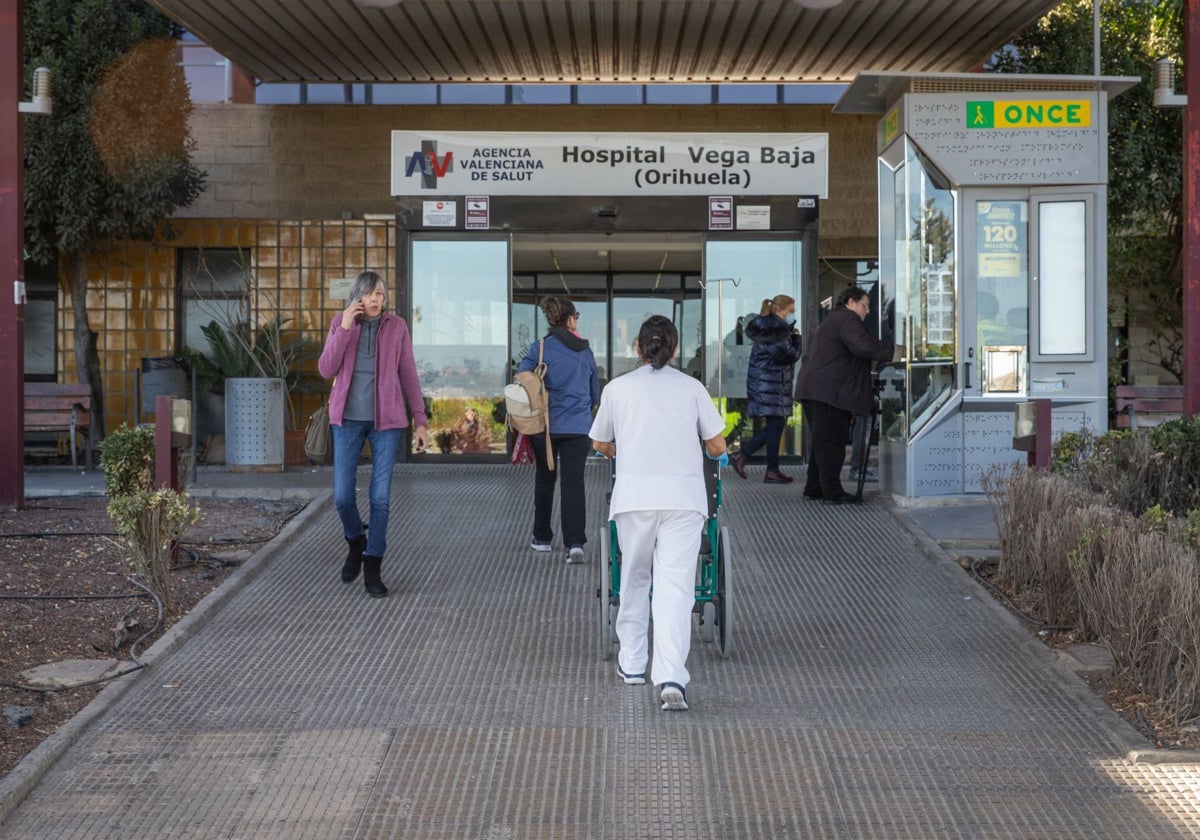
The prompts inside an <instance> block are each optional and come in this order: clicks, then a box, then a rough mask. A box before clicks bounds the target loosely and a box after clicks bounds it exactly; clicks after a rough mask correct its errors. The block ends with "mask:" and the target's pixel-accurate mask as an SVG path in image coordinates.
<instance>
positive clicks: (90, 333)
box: [63, 251, 105, 467]
mask: <svg viewBox="0 0 1200 840" xmlns="http://www.w3.org/2000/svg"><path fill="white" fill-rule="evenodd" d="M63 263H64V264H65V266H66V268H67V273H68V280H69V282H70V288H71V311H72V312H73V313H74V314H75V370H76V372H77V374H78V380H79V382H80V384H85V383H86V384H87V385H90V386H91V388H92V422H91V424H90V425H89V426H88V441H89V442H90V443H91V445H92V452H99V451H100V441H101V440H103V439H104V435H105V428H104V383H103V381H102V380H101V378H100V353H99V350H98V348H97V344H98V339H99V334H98V333H97V332H96V331H95V330H93V329H92V327H91V324H89V323H88V310H87V287H88V282H87V281H88V277H87V254H85V253H84V252H82V251H71V252H69V253H67V254H66V255H65V258H64V260H63ZM88 466H89V467H90V466H92V465H91V464H89V465H88Z"/></svg>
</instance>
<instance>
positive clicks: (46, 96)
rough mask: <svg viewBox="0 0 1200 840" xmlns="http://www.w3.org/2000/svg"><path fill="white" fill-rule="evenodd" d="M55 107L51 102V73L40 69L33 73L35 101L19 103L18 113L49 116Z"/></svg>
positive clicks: (45, 69)
mask: <svg viewBox="0 0 1200 840" xmlns="http://www.w3.org/2000/svg"><path fill="white" fill-rule="evenodd" d="M53 107H54V103H52V102H51V101H50V71H49V70H48V69H47V68H45V67H39V68H38V69H36V70H34V71H33V101H32V102H18V103H17V111H18V112H19V113H22V114H49V113H50V112H51V111H52V110H53Z"/></svg>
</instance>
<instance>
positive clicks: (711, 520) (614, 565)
mask: <svg viewBox="0 0 1200 840" xmlns="http://www.w3.org/2000/svg"><path fill="white" fill-rule="evenodd" d="M613 471H614V472H613V478H614V480H615V478H616V464H615V462H614V464H613ZM720 473H721V468H720V466H719V465H718V463H717V462H716V461H713V460H710V459H708V458H705V459H704V484H705V487H706V488H707V490H708V518H707V519H706V520H705V521H704V533H703V535H702V536H701V540H700V556H699V558H698V562H697V563H696V604H695V607H693V609H692V612H693V614H694V615H695V616H696V629H697V633H698V635H699V637H700V640H701V641H703V642H707V643H710V644H712V645H713V646H714V647H716V649H717V651H718V652H720V654H721V656H723V657H728V656H729V655H730V653H732V652H733V573H732V569H731V560H732V550H731V547H730V543H729V529H728V528H725V527H722V525H721V521H720V518H719V513H720V510H721V474H720ZM611 496H612V492H611V491H609V499H610V500H611ZM600 557H601V562H600V564H599V565H600V586H599V588H598V589H597V590H596V596H597V598H598V599H599V602H600V625H599V626H600V634H599V642H600V658H601V659H603V660H608V659H611V658H612V655H613V653H614V652H615V651H616V649H617V646H618V642H617V632H616V621H617V609H618V608H619V607H620V605H621V545H620V543H619V541H618V539H617V523H616V522H615V521H613V520H611V519H610V520H608V521H607V522H606V523H605V524H604V526H603V527H602V528H601V530H600ZM651 597H653V592H651Z"/></svg>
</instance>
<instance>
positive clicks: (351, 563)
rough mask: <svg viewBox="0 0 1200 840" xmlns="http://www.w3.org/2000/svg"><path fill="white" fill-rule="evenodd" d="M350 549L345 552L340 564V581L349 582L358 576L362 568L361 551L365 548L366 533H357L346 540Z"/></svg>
mask: <svg viewBox="0 0 1200 840" xmlns="http://www.w3.org/2000/svg"><path fill="white" fill-rule="evenodd" d="M346 544H347V545H349V546H350V550H349V551H348V552H347V553H346V562H345V564H343V565H342V582H343V583H350V581H352V580H354V579H355V578H356V577H358V572H359V569H361V568H362V560H363V552H364V551H366V550H367V535H366V534H359V535H358V536H357V537H355V538H354V539H352V540H346Z"/></svg>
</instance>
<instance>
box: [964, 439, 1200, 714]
mask: <svg viewBox="0 0 1200 840" xmlns="http://www.w3.org/2000/svg"><path fill="white" fill-rule="evenodd" d="M1170 440H1172V441H1173V445H1175V446H1177V447H1180V448H1181V449H1186V448H1187V447H1188V446H1189V445H1190V444H1189V442H1188V441H1187V440H1181V439H1180V438H1178V437H1171V438H1170ZM1152 450H1153V441H1152V439H1151V436H1150V435H1147V434H1144V433H1138V434H1136V435H1128V434H1124V433H1122V434H1117V435H1100V436H1095V435H1091V434H1090V433H1087V432H1083V433H1079V434H1077V435H1072V436H1070V438H1069V439H1068V440H1067V441H1066V443H1065V444H1064V446H1063V447H1062V449H1061V450H1060V452H1058V453H1056V458H1055V468H1054V470H1053V471H1039V470H1031V469H1028V468H1026V467H1023V466H1013V467H1010V468H1005V469H998V470H994V471H992V472H991V473H989V474H988V475H987V476H985V479H984V490H985V492H986V493H987V495H988V499H989V501H990V502H991V504H992V511H993V515H994V516H995V517H996V521H997V525H998V528H999V532H1000V538H1001V558H1000V564H999V567H998V572H997V574H998V576H999V578H1000V580H1001V581H1002V582H1003V583H1005V584H1007V585H1008V587H1009V588H1010V590H1011V591H1012V592H1013V593H1014V595H1023V596H1025V597H1024V600H1026V601H1028V602H1032V603H1033V604H1034V605H1035V606H1034V609H1035V611H1037V612H1038V614H1039V617H1041V618H1043V619H1045V620H1046V621H1047V623H1049V624H1057V625H1071V626H1073V627H1075V628H1076V629H1077V630H1080V631H1082V632H1083V634H1084V635H1085V636H1087V637H1088V638H1098V639H1100V640H1101V641H1102V642H1103V643H1104V644H1105V645H1106V646H1107V647H1108V648H1109V650H1110V651H1111V652H1112V655H1113V663H1114V668H1115V670H1116V671H1117V672H1118V673H1119V674H1121V675H1122V676H1123V677H1124V678H1125V679H1126V680H1128V681H1129V682H1130V683H1131V684H1133V685H1137V686H1139V687H1140V688H1141V690H1143V691H1144V692H1146V693H1147V694H1149V695H1151V696H1153V697H1154V698H1155V699H1156V700H1158V701H1159V702H1160V703H1161V704H1162V705H1163V706H1164V707H1166V708H1168V709H1169V710H1170V712H1171V714H1172V715H1173V716H1174V723H1175V725H1176V726H1179V725H1182V724H1183V723H1185V722H1187V721H1189V720H1192V719H1194V718H1196V717H1198V716H1200V555H1197V551H1196V545H1197V542H1198V541H1200V509H1197V508H1191V509H1189V510H1188V511H1187V512H1186V515H1183V516H1175V515H1172V514H1171V512H1170V510H1169V509H1168V507H1167V506H1166V505H1163V504H1158V503H1147V502H1148V500H1150V499H1152V498H1153V497H1154V491H1153V490H1152V489H1151V488H1152V487H1157V486H1158V483H1159V482H1162V481H1165V480H1168V479H1171V478H1174V479H1178V478H1179V477H1180V476H1182V475H1185V474H1186V473H1185V472H1183V471H1182V470H1181V469H1180V468H1179V465H1181V464H1185V463H1186V460H1187V458H1188V457H1190V456H1189V455H1188V454H1187V453H1186V452H1172V453H1170V454H1166V453H1157V454H1155V453H1153V451H1152ZM1146 453H1151V455H1153V457H1151V458H1149V459H1148V460H1147V461H1146V462H1144V463H1142V464H1140V465H1139V464H1138V462H1137V458H1139V457H1141V456H1142V455H1144V454H1146ZM1059 455H1061V457H1058V456H1059ZM1099 491H1104V492H1099ZM1186 492H1187V491H1186V489H1184V490H1178V491H1175V492H1174V493H1171V494H1169V495H1170V497H1171V498H1174V499H1177V500H1179V499H1182V498H1184V497H1185V496H1186ZM1115 499H1120V500H1122V501H1123V502H1125V503H1126V504H1129V505H1130V506H1131V507H1132V508H1133V509H1132V510H1122V509H1121V508H1120V507H1118V506H1117V505H1115V504H1113V503H1111V502H1112V500H1115Z"/></svg>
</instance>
